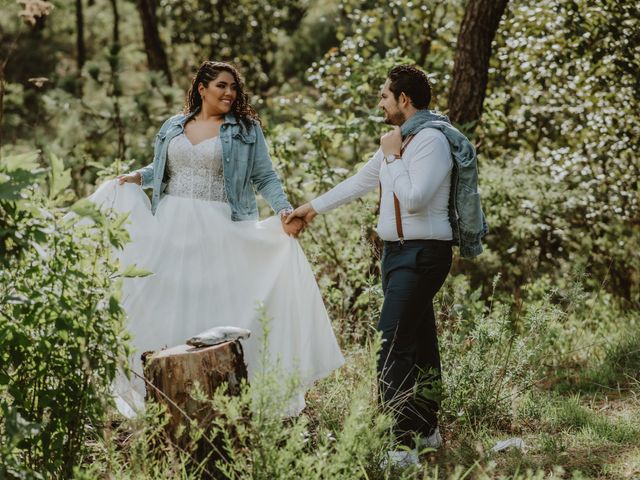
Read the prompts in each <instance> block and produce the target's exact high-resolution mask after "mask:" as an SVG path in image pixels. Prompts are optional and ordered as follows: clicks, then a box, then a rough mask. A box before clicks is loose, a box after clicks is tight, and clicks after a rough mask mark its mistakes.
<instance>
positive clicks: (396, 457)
mask: <svg viewBox="0 0 640 480" xmlns="http://www.w3.org/2000/svg"><path fill="white" fill-rule="evenodd" d="M387 465H391V466H392V467H395V468H407V467H410V466H411V465H420V458H418V452H416V451H415V450H389V451H388V452H387V454H386V456H385V458H383V459H382V461H381V462H380V468H382V469H385V468H387Z"/></svg>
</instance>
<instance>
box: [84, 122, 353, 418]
mask: <svg viewBox="0 0 640 480" xmlns="http://www.w3.org/2000/svg"><path fill="white" fill-rule="evenodd" d="M221 160H222V148H221V143H220V139H219V137H214V138H210V139H208V140H205V141H203V142H201V143H198V144H197V145H192V144H191V142H190V141H189V139H188V138H187V137H186V136H185V135H184V134H182V135H179V136H177V137H175V138H174V139H172V140H171V143H170V145H169V149H168V159H167V168H168V173H169V182H168V185H167V190H166V194H165V195H164V196H163V197H162V198H161V200H160V203H159V205H158V210H157V212H156V215H155V216H154V215H152V214H151V208H150V202H149V200H148V198H147V196H146V195H145V194H144V192H143V191H142V189H141V188H140V187H139V186H137V185H133V184H124V185H118V184H117V181H116V180H112V181H109V182H106V183H104V184H103V185H101V186H100V187H99V188H98V190H97V191H96V192H95V193H94V194H93V195H91V197H89V198H90V199H91V200H92V201H94V202H96V203H97V204H99V205H101V206H103V207H106V208H113V209H114V210H117V211H121V212H130V223H129V224H128V226H127V229H128V230H129V233H130V235H131V239H132V241H131V243H130V244H128V245H127V246H126V247H125V249H124V251H122V252H119V258H120V260H121V264H122V266H123V267H124V266H126V265H128V264H134V263H135V264H136V265H137V266H138V267H140V268H143V269H145V270H149V271H151V272H153V274H152V275H150V276H148V277H144V278H132V279H127V280H126V281H125V283H124V286H123V300H122V306H123V308H124V310H125V311H126V313H127V316H128V328H129V331H130V333H131V334H132V342H133V347H134V348H135V353H134V355H133V356H132V358H131V359H130V367H131V368H132V369H133V371H134V372H136V373H138V374H140V375H142V367H141V361H140V354H141V353H143V352H145V351H149V350H160V349H162V348H164V347H171V346H174V345H179V344H183V343H185V341H186V340H187V339H188V338H190V337H192V336H194V335H195V334H197V333H200V332H202V331H203V330H207V329H209V328H211V327H215V326H227V325H230V326H236V327H242V328H247V329H249V330H250V331H251V337H250V338H249V339H248V340H243V341H242V342H243V347H244V353H245V361H246V363H247V368H248V374H249V381H251V379H252V377H253V376H254V375H255V372H256V369H257V368H259V361H260V358H263V357H262V356H261V355H260V347H261V344H262V333H263V332H262V326H261V323H260V320H259V319H260V311H259V309H258V306H259V305H262V306H264V308H265V310H266V314H267V316H268V318H269V319H270V321H269V330H270V331H269V336H268V349H269V352H268V355H269V357H270V359H271V361H272V362H276V361H277V362H279V363H278V365H279V368H281V369H282V373H283V375H295V376H297V378H298V380H299V382H300V385H301V388H300V390H299V391H298V393H297V395H296V396H295V398H294V399H292V401H291V404H290V405H289V406H288V408H287V414H297V413H299V412H300V411H301V410H302V408H303V407H304V392H305V391H306V389H308V387H309V386H310V385H311V384H312V383H313V382H314V381H315V380H317V379H319V378H322V377H324V376H326V375H328V374H329V373H330V372H331V371H332V370H334V369H336V368H338V367H340V366H341V365H342V364H343V362H344V359H343V357H342V354H341V352H340V349H339V347H338V344H337V342H336V339H335V336H334V334H333V330H332V328H331V324H330V322H329V318H328V316H327V312H326V310H325V307H324V304H323V302H322V298H321V296H320V292H319V290H318V286H317V284H316V281H315V278H314V276H313V272H312V271H311V268H310V267H309V264H308V262H307V259H306V257H305V255H304V252H303V251H302V249H301V248H300V245H299V244H298V242H297V240H295V239H293V238H291V237H288V236H287V235H286V234H285V233H284V231H283V229H282V225H281V222H280V219H279V218H278V217H277V216H275V217H270V218H268V219H266V220H264V221H253V220H252V221H242V222H234V221H232V220H231V210H230V208H229V205H228V204H227V202H226V196H225V190H224V181H223V176H222V163H221ZM144 394H145V388H144V384H143V382H142V380H140V379H139V378H137V377H136V376H132V377H131V379H130V380H128V379H127V378H125V377H124V376H123V375H120V376H119V377H118V378H117V380H116V382H115V383H114V397H115V399H116V405H117V406H118V409H119V410H120V411H121V412H122V413H124V414H125V415H128V416H132V415H134V413H135V412H136V411H139V410H140V409H142V408H143V406H144V402H143V398H144Z"/></svg>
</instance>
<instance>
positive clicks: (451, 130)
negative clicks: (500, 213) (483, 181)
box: [400, 109, 489, 258]
mask: <svg viewBox="0 0 640 480" xmlns="http://www.w3.org/2000/svg"><path fill="white" fill-rule="evenodd" d="M423 128H435V129H437V130H439V131H441V132H442V133H443V134H444V136H445V137H446V138H447V141H448V142H449V147H450V149H451V156H452V157H453V171H452V175H451V192H450V194H449V222H450V223H451V230H452V231H453V242H454V244H456V245H458V246H459V247H460V256H462V257H463V258H473V257H475V256H477V255H480V254H481V253H482V243H481V241H480V240H481V239H482V237H484V236H485V235H486V234H487V232H488V231H489V227H488V226H487V221H486V219H485V216H484V213H483V212H482V207H481V205H480V194H479V193H478V162H477V158H476V151H475V149H474V148H473V145H472V144H471V142H470V141H469V139H468V138H467V137H465V136H464V135H463V134H462V133H461V132H460V131H459V130H458V129H457V128H455V127H454V126H453V125H451V122H450V121H449V119H448V118H447V117H446V116H444V115H439V114H437V113H435V112H432V111H430V110H426V109H425V110H418V112H417V113H416V114H415V115H413V116H412V117H411V118H409V120H407V121H406V122H405V123H404V124H403V125H402V127H401V128H400V130H401V133H402V136H403V137H406V136H407V135H413V134H416V133H417V132H419V131H420V130H422V129H423Z"/></svg>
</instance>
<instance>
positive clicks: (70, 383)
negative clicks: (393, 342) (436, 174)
mask: <svg viewBox="0 0 640 480" xmlns="http://www.w3.org/2000/svg"><path fill="white" fill-rule="evenodd" d="M471 3H473V2H471V1H469V2H466V1H462V0H456V1H446V2H445V1H441V0H432V1H427V0H417V1H413V0H394V1H392V2H381V1H375V0H367V1H358V0H332V1H326V2H320V1H315V0H269V1H265V2H252V1H249V0H238V1H235V2H227V1H223V0H218V1H211V0H188V1H175V0H159V1H153V0H145V1H142V0H139V1H136V2H132V1H124V0H111V1H110V2H104V1H97V0H76V1H75V2H71V1H69V0H57V1H52V2H47V1H31V0H30V1H26V0H25V1H20V2H14V1H12V0H0V5H1V9H2V15H1V16H0V68H1V69H0V112H1V113H0V114H1V117H0V220H1V223H0V252H1V254H2V257H1V261H0V264H1V265H2V272H1V274H0V298H1V299H2V301H1V302H0V305H1V307H0V359H1V361H0V404H1V405H2V422H1V424H2V427H0V428H1V430H0V433H1V434H2V436H3V441H2V443H1V445H2V446H1V447H0V453H2V456H3V466H2V467H1V468H2V470H0V474H1V475H0V476H7V477H8V478H38V477H44V478H49V477H51V478H56V477H57V478H69V477H71V476H76V477H78V478H103V477H104V478H158V477H159V476H165V477H168V478H171V477H178V478H200V476H201V475H203V470H202V469H201V470H198V468H199V467H197V466H194V459H193V456H192V455H191V454H190V453H189V451H179V450H176V449H175V448H173V447H172V446H171V445H168V444H167V443H166V441H164V440H162V434H161V431H162V426H161V424H158V422H157V421H156V420H155V419H154V418H153V417H152V416H151V415H149V416H148V417H146V418H144V419H141V420H139V421H137V422H134V423H129V422H123V421H122V419H119V420H113V418H112V416H113V413H112V410H111V407H110V406H109V402H108V395H107V394H106V392H107V391H108V385H109V382H110V380H111V379H112V378H113V374H114V372H115V365H116V362H117V359H118V358H120V357H122V356H123V355H126V352H127V349H128V346H127V335H126V333H125V332H126V328H125V320H124V315H123V312H122V311H121V310H120V307H119V305H118V294H119V288H120V281H121V278H122V276H129V275H136V274H139V272H135V271H133V272H132V271H131V270H129V271H126V269H125V266H120V265H118V263H117V261H116V260H115V259H114V258H112V255H111V253H110V252H111V248H112V247H113V246H116V247H117V246H119V245H122V244H123V243H124V242H126V241H127V234H126V232H125V231H124V230H123V228H122V227H123V222H124V221H125V219H123V218H116V217H114V216H112V215H111V216H110V215H104V214H101V213H99V212H96V211H93V210H92V209H91V207H90V206H89V205H87V204H86V203H82V202H80V203H77V202H78V201H79V200H81V199H82V198H84V197H86V196H87V195H88V194H90V193H91V192H92V191H93V190H94V189H95V187H96V185H97V184H98V183H99V182H100V181H101V180H102V179H103V178H112V177H113V176H114V175H115V174H117V173H122V172H126V171H128V170H130V169H132V168H137V167H140V166H143V165H146V164H147V163H148V162H149V161H150V160H151V155H152V143H151V140H152V139H153V136H154V135H155V132H156V130H157V128H158V127H159V125H160V124H161V122H162V121H163V120H164V119H165V118H166V117H167V116H169V115H172V114H174V113H176V112H178V111H179V110H181V108H182V103H183V102H184V95H185V91H186V89H187V88H188V86H189V83H190V79H191V76H192V75H193V73H194V72H195V69H196V68H197V66H198V65H199V63H200V62H201V61H202V60H204V59H209V58H211V59H217V60H225V61H233V62H235V63H236V64H237V65H238V66H239V67H240V69H241V70H242V71H243V73H244V75H245V78H246V82H247V85H248V87H249V88H250V90H251V93H252V102H253V104H254V105H255V106H256V108H257V109H258V110H259V113H260V114H261V117H262V119H263V123H264V126H265V130H266V132H267V139H268V141H269V144H270V148H271V151H272V156H273V159H274V164H275V166H276V168H277V170H278V172H279V174H280V176H281V178H282V179H283V183H284V184H285V187H286V190H287V192H288V194H289V196H290V199H291V200H292V203H295V204H299V203H302V202H304V201H306V200H308V199H310V198H313V197H314V196H315V195H317V194H319V193H322V192H324V191H326V190H327V189H328V188H330V187H331V186H332V185H334V184H335V183H337V182H338V181H340V180H341V179H343V178H346V176H348V175H350V174H351V173H352V172H353V171H354V170H355V169H357V168H358V167H359V166H361V165H362V164H363V162H365V161H366V160H367V158H368V156H369V155H371V153H373V152H374V151H375V149H376V145H377V139H378V138H379V135H380V134H381V133H382V132H383V131H384V128H385V127H384V125H382V124H381V121H380V116H379V112H377V111H376V109H375V105H376V103H377V98H376V97H377V93H378V89H379V86H380V85H381V83H382V82H383V81H384V77H385V74H386V72H387V70H388V69H389V68H390V67H391V66H392V65H394V64H396V63H401V62H407V63H415V64H417V65H419V66H421V67H422V68H424V69H425V70H426V71H427V72H428V74H429V77H430V79H431V82H432V86H433V91H434V101H433V104H432V107H433V108H435V109H438V110H440V111H443V112H445V113H447V112H448V109H449V103H448V99H449V94H450V90H451V82H452V77H453V75H454V74H455V57H456V52H457V49H458V48H459V47H460V46H459V39H458V33H459V30H460V25H461V23H462V20H463V16H464V15H465V12H466V11H467V10H468V9H469V8H470V6H469V5H470V4H471ZM145 6H146V8H151V9H152V11H154V12H155V15H154V19H155V22H156V25H157V34H158V37H157V38H156V39H155V40H152V41H151V45H152V46H153V45H155V47H156V48H157V47H158V45H160V46H161V47H162V49H163V50H164V52H165V57H166V63H165V64H164V65H163V64H162V62H161V61H160V62H158V61H157V60H156V61H155V64H153V65H152V62H151V58H150V53H149V51H150V50H151V49H152V46H150V45H149V44H147V43H145V41H144V35H143V25H142V19H143V17H142V16H141V14H140V12H141V9H142V8H143V7H145ZM149 6H151V7H149ZM80 10H81V11H82V21H81V22H80V21H79V20H78V18H79V17H78V12H79V11H80ZM34 12H36V13H37V12H40V13H42V15H34ZM639 23H640V11H639V8H638V6H637V5H636V4H635V2H624V1H622V2H620V1H613V0H598V1H596V2H587V1H583V0H543V1H536V2H533V1H527V0H512V1H510V2H508V3H507V7H506V10H505V12H504V14H503V15H502V18H501V20H500V24H499V27H498V30H497V34H496V36H495V39H494V40H493V44H492V54H491V58H490V63H489V65H488V84H487V88H486V92H485V94H486V97H485V100H484V104H483V110H482V115H481V117H480V118H479V119H477V121H475V122H471V123H467V124H462V125H459V127H460V128H461V129H462V130H463V131H465V132H466V133H467V134H468V135H469V136H470V138H472V140H473V141H474V143H475V144H476V146H477V148H478V153H479V170H480V186H481V194H482V198H483V207H484V209H485V214H486V216H487V218H488V222H489V224H490V228H491V231H490V234H489V235H488V236H487V237H486V239H485V247H486V251H485V253H484V254H483V255H482V256H481V257H479V258H478V259H477V260H475V261H473V262H471V261H465V260H461V259H458V258H456V259H455V260H454V265H453V268H452V272H451V275H450V277H449V279H448V281H447V284H446V285H445V287H444V288H443V290H442V292H441V294H440V295H439V297H438V299H437V307H438V312H439V329H440V337H441V350H442V355H443V366H444V379H443V381H444V386H445V400H444V404H443V409H442V416H441V417H442V428H443V431H444V434H445V440H446V441H447V448H446V449H445V450H444V451H441V452H438V453H437V454H430V455H427V456H426V458H425V462H424V463H423V465H422V466H421V467H420V468H417V469H407V470H406V471H401V472H398V471H391V470H389V469H388V468H387V469H384V468H380V465H379V463H380V462H379V461H380V458H381V455H382V453H383V452H384V450H385V449H388V448H392V447H393V445H392V441H393V440H392V439H391V438H390V437H389V435H388V421H387V420H388V419H385V417H384V415H383V414H382V413H381V412H379V411H378V410H377V409H376V408H375V392H374V391H373V385H374V383H375V382H374V378H375V372H374V371H373V369H372V368H371V358H372V356H374V355H375V345H376V336H375V323H376V318H377V315H378V312H379V309H380V305H381V302H382V298H381V290H380V286H379V280H378V273H379V259H378V258H377V255H376V252H377V246H376V240H375V233H374V226H375V214H374V209H375V203H376V200H377V198H376V194H373V193H372V194H371V195H370V196H367V197H364V198H363V199H361V200H359V201H356V202H353V203H352V204H350V205H347V206H344V207H342V208H340V209H339V210H337V211H335V212H332V213H330V214H329V215H324V216H322V217H321V218H318V219H317V220H316V222H314V225H313V228H311V229H309V230H308V232H306V233H305V234H304V236H303V237H302V238H301V243H302V245H303V248H304V249H305V251H306V252H307V255H308V257H309V259H310V261H311V263H312V265H313V268H314V270H315V272H316V275H317V279H318V282H319V284H320V286H321V289H322V292H323V296H324V299H325V303H326V305H327V308H328V309H329V312H330V316H331V318H332V319H333V324H334V328H335V331H336V333H337V335H338V337H339V341H340V343H341V346H342V348H343V350H344V351H345V354H346V356H347V358H348V364H347V366H346V367H345V368H344V369H343V371H341V372H339V373H336V374H335V375H333V376H332V377H330V378H329V379H327V380H326V381H324V382H321V383H319V384H318V385H317V386H316V387H314V389H313V390H312V391H311V392H310V394H309V399H308V403H309V407H308V409H307V410H306V411H305V413H304V414H303V415H302V416H301V418H300V419H298V420H296V422H298V423H296V422H294V425H291V424H287V423H285V424H282V423H280V422H271V423H268V425H267V424H264V423H260V421H258V420H259V419H256V418H253V417H251V418H249V419H248V420H247V421H249V424H250V425H251V426H252V428H254V430H252V431H254V432H259V431H269V432H272V434H273V435H272V436H271V437H269V436H268V435H267V436H266V437H265V436H261V435H254V436H251V435H249V436H247V437H241V441H239V442H238V444H236V445H235V446H233V445H232V446H229V447H228V450H230V451H231V452H232V453H230V454H229V455H230V458H227V461H228V462H229V464H230V465H234V467H233V468H231V470H229V471H226V473H225V475H227V476H230V477H233V472H236V473H235V475H237V477H236V478H247V477H255V478H285V477H283V476H282V475H283V474H282V472H283V471H287V468H289V471H290V472H299V473H298V474H297V475H300V478H303V477H304V478H327V476H328V475H329V474H330V475H331V477H332V478H358V477H362V478H401V477H402V478H432V477H433V478H449V477H451V478H461V477H462V476H464V475H471V476H473V477H476V478H482V477H483V476H485V477H486V478H493V477H495V476H499V475H504V476H509V478H516V477H517V476H519V475H520V476H521V478H542V477H549V476H551V477H558V478H570V477H575V478H624V477H629V478H631V477H632V476H633V475H639V474H640V473H639V472H640V447H639V446H638V442H639V439H640V424H639V423H638V420H637V419H638V418H639V416H638V413H640V400H639V397H638V392H639V390H638V388H639V382H640V378H639V377H638V371H640V370H639V369H640V334H639V333H638V332H639V331H640V330H639V327H640V320H639V319H638V313H637V312H638V306H639V303H640V289H639V284H640V275H639V267H640V256H639V255H638V253H637V250H638V247H639V246H640V209H639V200H640V196H639V193H638V190H639V188H638V187H639V179H640V162H639V160H638V145H639V144H640V118H639V117H640V114H639V112H640V109H639V108H638V98H640V25H639ZM80 32H82V34H80ZM79 39H82V41H80V40H79ZM79 42H80V43H79ZM70 210H73V211H75V212H76V214H77V215H79V217H76V218H75V220H70V219H69V216H68V213H69V211H70ZM262 212H263V216H265V215H269V214H270V213H269V211H268V209H267V208H266V206H265V205H264V204H262ZM80 217H89V218H91V219H93V222H94V223H93V224H92V225H93V226H88V225H86V224H85V222H84V221H81V220H79V218H80ZM85 292H90V293H89V294H87V295H85V294H84V293H85ZM251 388H260V387H259V386H252V387H251ZM265 388H266V387H265ZM238 401H239V400H238ZM221 402H222V401H221ZM230 402H231V404H229V405H227V404H226V403H225V405H227V407H225V408H229V409H232V408H240V407H238V406H236V407H233V405H232V403H233V401H230ZM223 403H224V402H223ZM114 422H115V423H114ZM363 425H365V426H366V425H369V426H372V427H371V428H370V429H366V428H365V429H363V428H361V427H362V426H363ZM236 427H237V426H235V427H233V428H236ZM225 428H226V429H227V431H228V430H229V429H232V427H231V426H229V425H226V426H225ZM132 432H133V433H132ZM209 434H211V435H214V434H213V433H211V432H210V433H209ZM218 434H219V432H218ZM127 435H128V436H127ZM295 435H302V436H303V437H304V438H305V439H307V440H305V441H304V442H303V445H302V448H298V446H296V445H294V444H292V443H287V442H284V440H282V439H284V438H290V437H291V436H295ZM509 437H521V438H523V439H524V440H525V443H526V444H527V448H526V449H525V450H524V451H520V450H517V449H515V450H510V451H507V452H506V453H500V454H492V453H491V452H490V447H491V446H492V445H493V444H494V443H495V441H496V440H499V439H504V438H509ZM123 438H128V440H127V441H123V440H122V439H123ZM267 438H270V439H271V440H273V439H278V438H279V439H280V440H278V441H276V440H273V441H274V442H275V443H276V444H278V445H279V446H280V447H279V448H277V449H276V448H275V447H273V445H272V446H269V444H268V443H267V440H266V439H267ZM327 438H329V439H331V438H334V439H337V440H336V443H335V444H332V442H331V441H329V440H327ZM159 439H160V440H159ZM243 442H244V443H243ZM261 442H262V443H261ZM327 442H328V443H327ZM367 445H368V446H367ZM338 446H339V448H338ZM345 451H349V452H352V453H353V455H352V456H351V457H349V458H346V457H344V452H345ZM256 452H259V453H260V457H259V458H258V457H255V455H257V453H256ZM292 452H294V453H295V454H292ZM147 455H151V458H152V459H154V460H153V461H148V462H147V468H146V470H145V469H142V470H140V468H141V467H140V466H139V465H138V462H139V461H141V459H142V458H145V456H147ZM258 460H259V461H258ZM195 463H197V462H195ZM311 464H313V465H314V468H313V469H311V467H309V465H311ZM283 465H284V467H283ZM337 465H339V466H340V468H338V467H336V466H337ZM202 468H204V467H202ZM212 468H217V467H212ZM234 468H235V470H234ZM283 468H284V470H283ZM278 472H280V473H278ZM354 472H355V473H354ZM341 475H342V476H341Z"/></svg>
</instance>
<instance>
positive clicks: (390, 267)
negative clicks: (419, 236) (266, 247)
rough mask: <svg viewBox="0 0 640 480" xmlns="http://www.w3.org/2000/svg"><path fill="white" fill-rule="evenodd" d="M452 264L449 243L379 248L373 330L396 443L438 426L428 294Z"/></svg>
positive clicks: (432, 321)
mask: <svg viewBox="0 0 640 480" xmlns="http://www.w3.org/2000/svg"><path fill="white" fill-rule="evenodd" d="M450 268H451V242H445V241H440V240H407V241H406V242H405V243H404V244H402V245H401V244H400V243H399V242H385V245H384V250H383V253H382V289H383V292H384V303H383V305H382V312H381V314H380V323H379V324H378V329H379V330H380V331H381V332H382V349H381V350H380V357H379V359H378V382H379V390H380V395H381V399H382V401H383V404H384V406H385V407H386V408H389V409H391V411H392V412H393V413H394V415H395V417H396V424H395V432H396V436H397V439H398V441H399V442H400V443H402V444H405V445H409V446H411V445H412V437H413V435H414V434H418V435H420V436H428V435H431V433H433V430H434V429H435V428H436V426H437V425H438V417H437V414H438V408H439V404H440V392H441V377H440V354H439V352H438V338H437V334H436V322H435V315H434V312H433V297H434V296H435V294H436V293H437V292H438V290H440V287H442V284H443V283H444V281H445V279H446V278H447V275H448V273H449V269H450Z"/></svg>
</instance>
